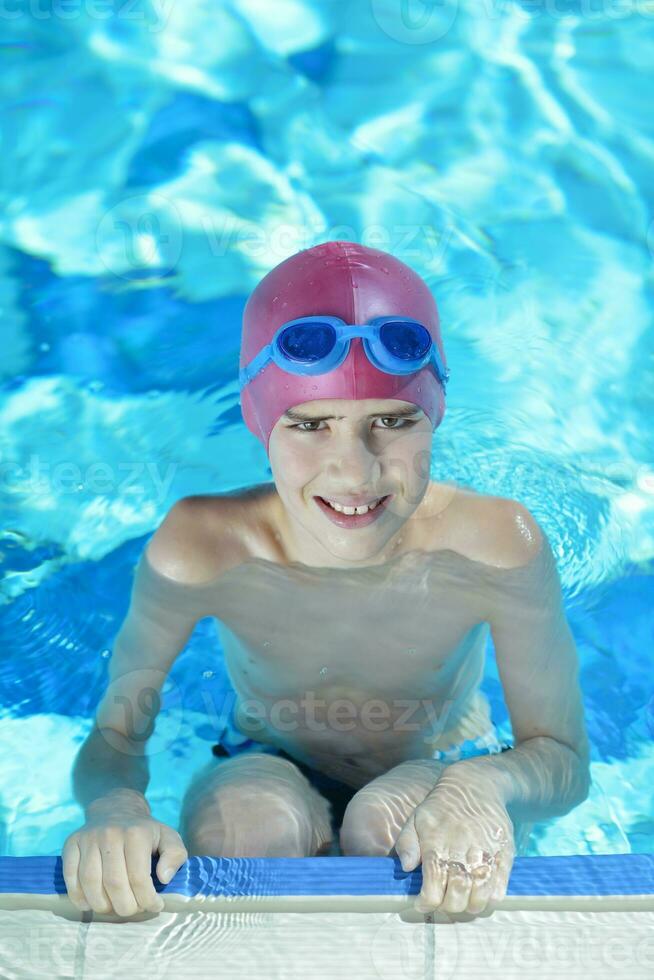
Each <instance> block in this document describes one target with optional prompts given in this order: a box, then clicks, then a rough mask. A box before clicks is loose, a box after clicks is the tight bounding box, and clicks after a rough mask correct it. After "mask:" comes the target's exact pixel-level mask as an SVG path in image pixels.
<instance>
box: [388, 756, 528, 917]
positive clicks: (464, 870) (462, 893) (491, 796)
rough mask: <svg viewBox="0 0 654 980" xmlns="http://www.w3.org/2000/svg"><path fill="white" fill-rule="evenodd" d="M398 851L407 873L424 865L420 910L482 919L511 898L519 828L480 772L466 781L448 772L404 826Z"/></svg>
mask: <svg viewBox="0 0 654 980" xmlns="http://www.w3.org/2000/svg"><path fill="white" fill-rule="evenodd" d="M455 768H456V766H455V765H453V766H452V767H451V770H454V769H455ZM395 851H396V852H397V855H398V857H399V858H400V861H401V863H402V868H403V869H404V871H413V870H414V868H416V867H417V866H418V865H419V864H420V863H421V862H422V891H421V892H420V895H419V896H418V899H417V902H416V904H415V906H414V908H415V909H416V911H419V912H433V911H439V912H469V913H471V914H474V915H476V914H478V913H479V912H483V911H484V909H485V908H486V906H487V904H488V903H489V902H493V903H495V902H499V901H501V900H502V898H503V897H504V895H505V894H506V889H507V885H508V882H509V876H510V874H511V868H512V866H513V860H514V857H515V853H516V848H515V841H514V836H513V824H512V822H511V818H510V817H509V814H508V813H507V810H506V807H505V805H504V802H503V799H502V796H501V793H500V791H499V790H498V788H497V787H496V786H494V785H493V783H492V781H491V780H489V779H488V778H487V777H485V776H483V775H481V774H480V773H479V772H473V773H467V774H466V778H465V779H464V778H462V777H461V774H460V773H459V774H457V773H455V772H453V771H450V772H445V773H443V775H442V776H441V778H440V779H439V781H438V783H437V784H436V786H435V787H434V789H433V790H432V791H431V792H430V793H429V794H428V795H427V796H426V797H425V799H424V800H423V802H422V803H420V804H419V805H418V806H417V807H416V808H415V810H414V811H413V813H412V814H411V816H410V817H409V819H408V820H407V822H406V823H405V824H404V827H403V828H402V830H401V832H400V834H399V836H398V838H397V840H396V842H395Z"/></svg>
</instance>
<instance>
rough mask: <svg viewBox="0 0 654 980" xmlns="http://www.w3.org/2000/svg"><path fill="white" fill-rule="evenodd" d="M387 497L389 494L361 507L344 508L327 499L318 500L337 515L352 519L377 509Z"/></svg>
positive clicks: (320, 498)
mask: <svg viewBox="0 0 654 980" xmlns="http://www.w3.org/2000/svg"><path fill="white" fill-rule="evenodd" d="M389 497H390V494H386V496H384V497H378V498H377V500H374V501H373V502H372V503H370V504H364V505H362V506H361V507H346V506H344V505H343V504H339V503H337V502H336V501H333V500H328V499H327V497H319V498H318V499H319V500H322V502H323V503H324V504H326V505H327V506H328V507H330V508H331V509H332V510H333V511H335V512H336V513H337V514H345V515H346V516H348V517H352V516H354V515H362V514H368V513H370V512H371V511H373V510H375V509H376V508H377V507H379V505H380V504H383V503H384V502H385V501H386V500H388V498H389Z"/></svg>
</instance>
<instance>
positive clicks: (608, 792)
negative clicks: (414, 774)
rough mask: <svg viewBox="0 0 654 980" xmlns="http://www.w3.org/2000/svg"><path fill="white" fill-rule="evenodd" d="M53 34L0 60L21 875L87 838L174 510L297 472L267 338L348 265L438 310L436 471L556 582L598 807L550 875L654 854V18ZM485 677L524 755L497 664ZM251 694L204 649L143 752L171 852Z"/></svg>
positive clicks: (44, 28)
mask: <svg viewBox="0 0 654 980" xmlns="http://www.w3.org/2000/svg"><path fill="white" fill-rule="evenodd" d="M37 6H38V10H36V7H34V9H33V11H32V14H31V15H28V14H20V15H19V16H16V17H11V18H4V19H3V21H2V32H3V33H2V37H1V39H0V58H1V67H2V70H1V72H0V134H1V136H2V141H3V145H2V153H1V155H0V307H1V311H2V327H1V336H2V356H1V357H0V384H1V388H0V514H1V520H0V570H1V571H2V575H3V579H2V595H1V597H0V599H1V601H2V606H1V607H0V614H1V620H0V644H1V649H2V651H3V657H2V659H1V661H0V685H1V697H2V701H1V704H2V709H1V714H0V733H1V735H2V744H3V751H2V753H0V776H1V781H0V786H1V791H0V792H1V794H2V795H1V796H0V853H5V854H14V855H26V854H57V853H59V852H60V848H61V846H62V844H63V841H64V839H65V837H66V836H67V835H68V834H69V833H70V832H71V831H72V830H74V829H76V828H77V827H78V826H79V825H80V824H81V822H82V813H81V810H79V808H78V807H77V805H76V804H75V802H74V800H73V798H72V793H71V789H70V771H71V768H72V764H73V761H74V757H75V754H76V752H77V750H78V748H79V745H80V743H81V741H82V740H83V738H84V736H85V734H86V733H87V731H88V730H89V727H90V725H91V721H92V718H93V716H94V712H95V708H96V706H97V703H98V701H99V699H100V696H101V694H102V692H103V690H104V686H105V682H106V670H107V660H108V657H109V654H110V649H111V644H112V640H113V638H114V636H115V634H116V632H117V630H118V628H119V626H120V623H121V621H122V618H123V616H124V614H125V612H126V608H127V602H128V598H129V586H130V576H131V572H132V570H133V567H134V565H135V563H136V561H137V559H138V557H139V555H140V553H141V551H142V549H143V547H144V546H145V543H146V542H147V540H148V538H149V536H150V535H151V534H152V533H153V532H154V530H155V529H156V527H157V526H158V524H159V523H160V522H161V520H162V519H163V517H164V516H165V514H166V512H167V510H168V509H169V507H170V506H171V505H172V504H173V503H174V502H175V501H176V500H177V499H179V498H180V497H183V496H186V495H188V494H201V493H216V492H221V491H225V490H232V489H235V488H238V487H245V486H249V485H251V484H254V483H260V482H263V481H267V480H269V479H270V478H271V473H270V470H269V468H268V466H267V460H266V457H265V454H264V452H263V449H262V447H261V446H260V444H259V443H258V442H257V441H256V440H255V439H254V437H253V436H251V434H250V433H249V432H248V431H247V429H246V428H245V425H244V423H243V422H242V420H241V417H240V410H239V405H238V391H237V386H236V372H237V365H238V342H239V329H240V317H241V313H242V309H243V305H244V302H245V300H246V298H247V296H248V294H249V292H250V291H251V289H252V288H253V287H254V286H255V285H256V283H257V282H258V281H259V279H260V278H261V276H262V275H263V274H264V273H265V272H266V271H268V269H270V268H271V267H272V266H274V265H276V264H277V262H279V261H281V260H282V259H283V258H285V257H286V256H287V255H290V254H292V253H293V252H295V251H297V250H298V249H299V248H303V247H308V246H310V245H313V244H315V243H317V242H319V241H325V240H328V239H352V240H357V241H361V242H363V243H364V244H367V245H371V246H375V247H380V248H383V249H385V250H387V251H390V252H393V254H395V255H397V257H398V258H401V259H403V260H404V261H406V262H408V263H409V264H410V265H412V266H413V267H414V268H415V269H416V270H417V271H419V272H420V273H421V274H422V275H423V276H424V277H425V279H426V280H427V281H428V282H429V284H430V286H431V287H432V289H433V290H434V294H435V296H436V298H437V300H438V303H439V307H440V310H441V318H442V327H443V335H444V341H445V345H446V350H447V355H448V364H449V366H450V369H451V380H450V384H449V386H448V395H449V399H448V410H447V414H446V417H445V422H444V423H443V426H442V427H441V428H440V429H439V431H438V434H437V437H436V439H435V440H434V452H433V461H432V476H433V478H434V479H443V480H457V481H458V482H460V483H461V484H462V485H465V486H470V487H474V488H475V489H476V490H478V491H480V492H483V493H490V494H498V495H501V496H506V497H513V498H515V499H518V500H520V501H522V502H523V503H524V504H525V505H526V506H527V507H529V509H530V510H531V511H532V513H533V514H534V516H535V517H536V518H537V519H538V520H539V522H540V523H541V525H542V527H543V528H544V529H545V530H546V532H547V534H548V536H549V539H550V541H551V543H552V547H553V549H554V553H555V555H556V557H557V561H558V565H559V571H560V574H561V581H562V585H563V589H564V592H565V598H566V603H567V610H568V617H569V620H570V623H571V625H572V628H573V631H574V634H575V637H576V640H577V644H578V649H579V656H580V661H581V665H582V676H581V680H582V687H583V693H584V700H585V708H586V714H587V722H588V728H589V733H590V736H591V740H592V751H593V763H592V774H593V788H592V791H591V795H590V797H589V799H588V800H587V801H586V802H585V803H584V804H583V805H582V806H581V807H579V808H577V809H576V810H575V811H573V813H572V814H569V815H568V816H566V817H564V818H561V819H560V820H557V821H553V822H550V823H548V824H542V825H538V827H537V828H536V831H535V834H534V841H533V844H532V848H533V849H532V852H531V853H533V854H543V855H549V854H575V853H590V852H594V853H624V852H629V851H641V852H642V851H650V852H651V851H654V806H653V800H652V790H651V787H652V786H654V747H653V740H654V689H653V685H652V677H653V676H654V672H653V670H652V659H653V657H652V654H653V650H654V635H653V634H654V624H653V617H652V608H653V600H654V577H653V572H654V563H653V557H654V432H653V427H652V421H651V420H652V417H653V410H654V329H653V309H654V304H653V302H652V300H653V283H654V265H653V258H654V222H653V218H654V180H653V177H652V174H653V172H654V169H653V165H654V114H653V113H652V111H651V106H652V105H653V104H654V74H653V73H652V68H651V66H652V65H653V64H654V14H652V12H651V10H650V11H649V13H648V12H647V9H646V5H644V4H642V5H640V7H637V6H636V7H635V8H634V11H633V12H631V13H626V12H625V7H624V5H617V4H611V3H609V2H608V0H607V2H605V3H604V4H594V5H593V4H590V3H583V2H572V0H571V2H569V3H566V4H564V3H560V4H558V5H556V6H551V7H550V8H548V9H546V8H545V6H544V5H543V6H538V5H536V4H525V5H524V6H521V5H520V4H519V3H511V2H497V3H494V4H493V3H488V4H486V5H483V4H482V5H480V4H478V3H475V4H473V3H472V2H471V0H470V2H461V3H447V2H444V3H442V4H438V5H429V4H424V3H420V4H419V3H417V2H416V3H415V4H413V5H412V4H410V3H409V4H398V3H396V2H395V0H393V2H390V0H389V2H386V0H370V2H369V3H360V4H359V3H354V2H352V3H348V2H345V0H332V2H324V0H323V2H321V3H317V2H316V3H314V4H311V3H308V2H304V3H303V2H301V0H285V2H281V0H278V2H277V3H274V4H272V3H271V4H263V3H257V2H255V0H233V2H229V3H228V2H224V3H220V2H216V0H214V2H213V3H204V2H201V0H186V2H185V3H184V4H181V3H178V4H162V3H159V4H155V3H154V2H153V3H152V4H147V3H138V4H129V5H128V4H124V5H120V4H115V5H114V8H113V13H112V14H111V16H106V14H105V15H103V16H100V15H99V14H97V13H96V14H94V13H93V11H94V10H95V8H94V7H93V5H91V4H87V5H85V4H79V5H78V6H77V7H71V6H70V5H67V9H68V16H62V15H61V14H59V15H58V14H57V13H56V10H57V9H60V8H57V7H56V5H55V6H53V7H49V6H48V4H46V3H43V4H40V5H37ZM98 9H99V8H98ZM104 9H105V5H102V10H103V11H104ZM484 683H485V689H486V691H487V692H488V694H489V696H490V698H491V703H492V708H493V716H494V719H495V720H496V722H497V725H498V728H499V730H500V734H508V733H509V728H508V720H507V715H506V709H505V706H504V703H503V700H502V697H501V687H500V685H499V681H498V677H497V672H496V670H495V666H494V659H493V651H492V646H491V647H490V648H489V656H488V664H487V674H486V678H485V682H484ZM225 687H226V678H225V674H224V670H223V666H222V659H221V657H220V651H219V647H218V639H217V635H216V630H215V624H213V623H212V621H210V620H203V621H202V622H201V623H200V624H199V625H198V627H197V629H196V631H195V634H194V636H193V637H192V639H191V641H190V642H189V644H188V647H187V649H186V650H185V652H184V653H183V654H182V655H181V656H180V658H179V659H178V661H177V662H176V664H175V666H174V668H173V672H172V675H171V679H170V682H169V684H168V685H167V686H166V688H165V689H164V694H165V702H164V710H163V712H162V715H161V717H160V722H159V724H158V726H157V733H156V735H155V736H154V737H153V741H152V755H151V771H152V781H151V784H150V787H149V790H148V798H149V800H150V802H151V806H152V808H153V812H154V813H155V814H156V815H157V816H158V818H159V819H161V820H166V821H168V822H170V823H171V824H172V825H173V826H176V821H177V813H178V808H179V801H180V797H181V794H182V792H183V789H184V787H185V785H186V783H187V782H188V779H189V778H190V774H191V772H192V770H193V769H195V768H196V767H197V766H198V765H201V764H203V763H204V762H205V761H207V759H208V757H209V756H208V753H209V747H210V744H211V743H212V741H214V740H215V736H216V726H215V718H214V717H213V715H212V707H213V706H214V705H215V704H217V703H219V702H220V699H221V696H222V693H223V692H224V691H225Z"/></svg>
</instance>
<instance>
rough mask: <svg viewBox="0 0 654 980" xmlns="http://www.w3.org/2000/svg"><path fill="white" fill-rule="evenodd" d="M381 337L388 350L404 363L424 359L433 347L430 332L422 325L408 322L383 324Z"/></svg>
mask: <svg viewBox="0 0 654 980" xmlns="http://www.w3.org/2000/svg"><path fill="white" fill-rule="evenodd" d="M379 335H380V338H381V341H382V343H383V345H384V347H385V348H386V350H387V351H390V353H391V354H393V356H394V357H397V358H400V359H401V360H403V361H415V360H417V359H418V358H420V357H424V355H425V354H426V353H427V351H428V350H429V347H430V345H431V336H430V335H429V332H428V331H427V330H426V329H425V328H424V327H422V326H420V324H417V323H408V322H407V321H406V320H394V321H391V322H390V323H383V324H382V326H381V330H380V334H379Z"/></svg>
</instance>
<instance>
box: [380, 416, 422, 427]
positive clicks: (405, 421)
mask: <svg viewBox="0 0 654 980" xmlns="http://www.w3.org/2000/svg"><path fill="white" fill-rule="evenodd" d="M380 421H382V422H402V423H403V425H384V426H383V428H384V429H405V428H406V427H407V426H409V425H415V424H416V420H415V419H403V418H400V417H399V416H398V415H382V416H381V417H380Z"/></svg>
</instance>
